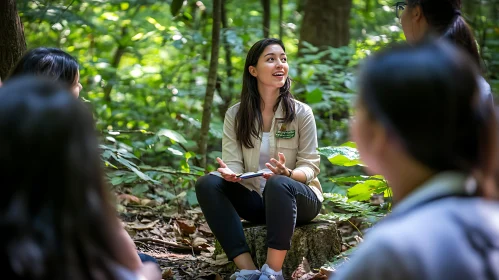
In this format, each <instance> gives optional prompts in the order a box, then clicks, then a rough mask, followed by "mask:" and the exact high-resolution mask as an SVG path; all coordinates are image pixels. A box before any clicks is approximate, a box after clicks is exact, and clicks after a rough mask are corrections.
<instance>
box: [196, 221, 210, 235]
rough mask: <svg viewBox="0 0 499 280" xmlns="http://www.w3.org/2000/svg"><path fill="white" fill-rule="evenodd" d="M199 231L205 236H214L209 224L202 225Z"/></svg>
mask: <svg viewBox="0 0 499 280" xmlns="http://www.w3.org/2000/svg"><path fill="white" fill-rule="evenodd" d="M198 230H199V232H201V233H202V234H204V235H205V236H213V232H212V231H211V229H210V227H209V226H208V223H204V224H202V225H200V226H199V228H198Z"/></svg>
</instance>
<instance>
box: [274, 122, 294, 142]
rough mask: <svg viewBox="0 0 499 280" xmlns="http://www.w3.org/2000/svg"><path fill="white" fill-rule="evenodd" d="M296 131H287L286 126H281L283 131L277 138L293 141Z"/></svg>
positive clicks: (277, 134)
mask: <svg viewBox="0 0 499 280" xmlns="http://www.w3.org/2000/svg"><path fill="white" fill-rule="evenodd" d="M295 134H296V132H295V130H294V129H293V130H286V124H283V125H281V129H279V131H277V132H276V134H275V138H282V139H291V138H293V137H295Z"/></svg>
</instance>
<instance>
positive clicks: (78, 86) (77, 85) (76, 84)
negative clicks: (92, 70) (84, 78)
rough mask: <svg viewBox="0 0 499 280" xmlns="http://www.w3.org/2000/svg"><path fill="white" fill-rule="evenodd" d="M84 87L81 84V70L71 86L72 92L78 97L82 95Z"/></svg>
mask: <svg viewBox="0 0 499 280" xmlns="http://www.w3.org/2000/svg"><path fill="white" fill-rule="evenodd" d="M82 89H83V87H82V85H81V84H80V71H78V72H77V73H76V78H75V82H74V83H73V85H72V86H71V89H70V90H71V93H72V94H73V95H74V96H76V98H78V96H80V91H81V90H82Z"/></svg>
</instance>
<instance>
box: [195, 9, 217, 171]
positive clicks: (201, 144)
mask: <svg viewBox="0 0 499 280" xmlns="http://www.w3.org/2000/svg"><path fill="white" fill-rule="evenodd" d="M221 10H222V0H213V27H212V31H211V58H210V70H209V72H208V85H207V86H206V95H205V98H204V105H203V120H202V123H201V132H200V136H199V141H198V148H199V155H201V161H200V165H201V167H206V150H207V146H208V137H209V131H210V121H211V106H212V103H213V95H214V93H215V88H216V85H217V69H218V49H219V47H220V18H221Z"/></svg>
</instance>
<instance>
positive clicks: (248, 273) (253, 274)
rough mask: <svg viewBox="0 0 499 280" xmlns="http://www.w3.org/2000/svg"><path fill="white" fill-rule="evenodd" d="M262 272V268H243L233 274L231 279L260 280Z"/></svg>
mask: <svg viewBox="0 0 499 280" xmlns="http://www.w3.org/2000/svg"><path fill="white" fill-rule="evenodd" d="M260 275H262V273H261V272H260V270H248V269H241V270H240V271H238V272H236V273H234V274H232V275H231V276H230V280H258V279H260Z"/></svg>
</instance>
